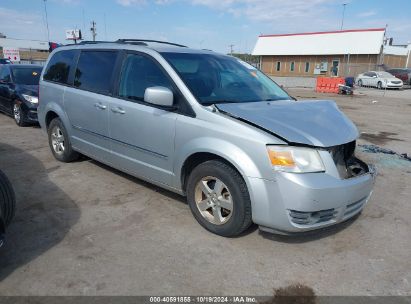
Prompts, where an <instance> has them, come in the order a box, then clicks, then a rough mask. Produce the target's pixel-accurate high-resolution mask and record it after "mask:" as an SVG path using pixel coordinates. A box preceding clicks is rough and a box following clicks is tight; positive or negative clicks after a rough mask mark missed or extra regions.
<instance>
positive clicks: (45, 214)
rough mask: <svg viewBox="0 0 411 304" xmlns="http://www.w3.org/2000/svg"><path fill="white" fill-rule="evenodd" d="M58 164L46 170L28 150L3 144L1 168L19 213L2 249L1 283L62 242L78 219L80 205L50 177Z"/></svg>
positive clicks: (7, 232) (9, 228)
mask: <svg viewBox="0 0 411 304" xmlns="http://www.w3.org/2000/svg"><path fill="white" fill-rule="evenodd" d="M58 167H59V166H55V167H52V168H49V169H48V170H46V168H45V167H44V166H43V164H42V163H41V162H40V160H38V159H37V158H35V157H34V156H32V155H30V154H29V153H27V152H26V151H23V150H20V149H18V148H15V147H13V146H10V145H7V144H3V143H0V168H1V169H2V170H3V171H4V172H5V173H6V174H7V176H8V177H9V179H10V180H11V182H12V185H13V188H14V191H15V192H16V199H17V209H16V216H15V218H14V220H13V221H12V223H11V224H10V226H9V227H8V229H7V231H6V244H5V245H4V246H3V247H2V248H1V249H0V282H1V281H2V280H4V279H5V278H6V277H7V276H8V275H10V274H11V273H13V271H15V270H16V269H17V268H19V267H21V266H23V265H25V264H27V263H28V262H30V261H31V260H33V259H35V258H37V257H38V256H40V255H41V254H43V253H44V252H46V251H47V250H49V249H50V248H52V247H53V246H55V245H56V244H58V243H59V242H61V240H62V239H63V238H64V237H65V235H66V234H67V233H68V231H69V230H70V228H71V227H72V226H73V225H74V224H75V223H76V222H77V220H78V219H79V217H80V210H79V208H78V207H77V205H76V204H75V203H74V202H73V201H72V200H71V199H70V197H69V196H68V195H67V194H65V193H64V192H63V191H62V190H61V189H60V188H59V187H58V186H57V185H55V184H54V183H53V181H52V180H50V178H49V174H51V173H52V172H53V171H55V170H57V169H58Z"/></svg>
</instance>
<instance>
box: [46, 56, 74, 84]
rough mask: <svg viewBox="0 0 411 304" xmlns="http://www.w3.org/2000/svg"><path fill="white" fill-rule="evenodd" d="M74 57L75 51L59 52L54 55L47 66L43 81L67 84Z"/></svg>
mask: <svg viewBox="0 0 411 304" xmlns="http://www.w3.org/2000/svg"><path fill="white" fill-rule="evenodd" d="M75 55H76V51H75V50H70V51H61V52H58V53H56V54H54V56H53V57H52V58H51V59H50V62H49V64H48V65H47V68H46V72H45V73H44V76H43V79H44V80H49V81H54V82H59V83H67V81H68V77H69V74H70V69H71V68H72V67H73V61H74V57H75Z"/></svg>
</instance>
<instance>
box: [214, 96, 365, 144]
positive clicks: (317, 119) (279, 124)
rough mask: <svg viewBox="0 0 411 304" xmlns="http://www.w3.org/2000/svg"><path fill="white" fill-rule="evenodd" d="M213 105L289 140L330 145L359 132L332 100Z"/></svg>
mask: <svg viewBox="0 0 411 304" xmlns="http://www.w3.org/2000/svg"><path fill="white" fill-rule="evenodd" d="M216 107H217V108H218V110H220V111H221V112H225V113H226V114H228V115H230V116H232V117H235V118H238V119H241V120H243V121H246V122H249V123H251V124H253V125H256V126H258V127H260V128H263V129H265V130H267V131H268V132H270V133H274V134H275V135H277V136H279V137H281V138H282V139H285V140H286V141H287V142H289V143H296V144H304V145H310V146H317V147H331V146H336V145H341V144H345V143H348V142H351V141H353V140H356V139H357V138H358V136H359V133H358V130H357V128H356V126H355V125H354V124H353V123H352V121H351V120H350V119H349V118H348V117H347V116H345V114H344V113H342V112H341V111H340V110H339V109H338V107H337V105H336V104H335V102H333V101H327V100H320V101H312V100H303V101H290V100H281V101H270V102H267V101H264V102H263V101H261V102H248V103H225V104H216Z"/></svg>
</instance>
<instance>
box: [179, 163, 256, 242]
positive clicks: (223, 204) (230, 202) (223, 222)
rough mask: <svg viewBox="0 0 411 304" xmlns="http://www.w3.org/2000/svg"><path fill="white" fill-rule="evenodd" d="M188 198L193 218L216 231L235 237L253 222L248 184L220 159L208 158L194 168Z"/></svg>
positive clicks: (210, 229)
mask: <svg viewBox="0 0 411 304" xmlns="http://www.w3.org/2000/svg"><path fill="white" fill-rule="evenodd" d="M187 200H188V204H189V206H190V209H191V212H192V213H193V215H194V217H195V218H196V220H197V221H198V222H199V223H200V224H201V225H202V226H203V227H204V228H206V229H207V230H209V231H211V232H213V233H215V234H218V235H221V236H226V237H232V236H236V235H239V234H241V233H242V232H243V231H245V230H246V229H247V228H248V227H249V226H250V225H251V223H252V221H251V202H250V196H249V193H248V190H247V185H246V184H245V182H244V180H243V178H242V177H241V175H240V174H239V173H238V172H237V171H236V170H235V169H234V168H232V167H231V166H229V165H228V164H226V163H224V162H222V161H218V160H210V161H207V162H204V163H202V164H200V165H198V166H197V167H196V168H194V170H193V171H192V172H191V174H190V176H189V178H188V183H187Z"/></svg>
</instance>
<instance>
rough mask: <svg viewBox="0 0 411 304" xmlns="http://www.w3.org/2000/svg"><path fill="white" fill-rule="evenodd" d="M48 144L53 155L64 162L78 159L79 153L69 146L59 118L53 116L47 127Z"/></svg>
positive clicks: (64, 129) (67, 137)
mask: <svg viewBox="0 0 411 304" xmlns="http://www.w3.org/2000/svg"><path fill="white" fill-rule="evenodd" d="M48 137H49V145H50V149H51V152H53V155H54V157H55V158H56V159H57V160H59V161H61V162H65V163H69V162H72V161H74V160H76V159H78V157H79V154H78V153H77V152H76V151H74V150H73V149H72V147H71V143H70V138H69V136H68V134H67V131H66V128H65V127H64V125H63V122H62V121H61V120H60V118H58V117H57V118H54V119H53V120H52V121H51V122H50V126H49V128H48Z"/></svg>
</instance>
